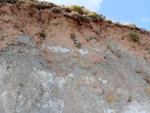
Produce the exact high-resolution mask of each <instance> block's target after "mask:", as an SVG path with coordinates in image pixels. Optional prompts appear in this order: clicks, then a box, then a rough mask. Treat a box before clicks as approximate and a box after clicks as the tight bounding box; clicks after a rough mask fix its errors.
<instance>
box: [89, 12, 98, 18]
mask: <svg viewBox="0 0 150 113" xmlns="http://www.w3.org/2000/svg"><path fill="white" fill-rule="evenodd" d="M88 17H90V18H99V17H100V16H99V15H98V14H97V13H95V12H90V13H89V14H88Z"/></svg>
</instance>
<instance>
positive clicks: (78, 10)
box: [70, 5, 85, 14]
mask: <svg viewBox="0 0 150 113" xmlns="http://www.w3.org/2000/svg"><path fill="white" fill-rule="evenodd" d="M70 8H71V9H72V10H73V11H75V12H78V13H80V14H82V13H83V12H84V9H85V8H84V7H82V6H78V5H71V6H70Z"/></svg>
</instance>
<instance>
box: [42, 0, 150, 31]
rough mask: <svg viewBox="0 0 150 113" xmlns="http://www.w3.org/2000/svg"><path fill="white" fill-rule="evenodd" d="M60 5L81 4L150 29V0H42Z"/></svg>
mask: <svg viewBox="0 0 150 113" xmlns="http://www.w3.org/2000/svg"><path fill="white" fill-rule="evenodd" d="M41 1H48V2H53V3H55V4H58V5H81V6H84V7H85V8H87V9H89V10H91V11H95V12H97V13H98V14H103V15H104V16H106V18H107V19H110V20H112V21H113V22H116V21H119V22H120V23H122V24H125V23H132V24H136V25H137V26H138V27H139V28H145V29H147V30H150V0H41Z"/></svg>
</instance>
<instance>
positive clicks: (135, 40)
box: [129, 32, 140, 42]
mask: <svg viewBox="0 0 150 113" xmlns="http://www.w3.org/2000/svg"><path fill="white" fill-rule="evenodd" d="M129 36H130V38H131V39H132V40H133V41H134V42H139V39H140V37H139V36H138V35H137V34H136V33H135V32H130V33H129Z"/></svg>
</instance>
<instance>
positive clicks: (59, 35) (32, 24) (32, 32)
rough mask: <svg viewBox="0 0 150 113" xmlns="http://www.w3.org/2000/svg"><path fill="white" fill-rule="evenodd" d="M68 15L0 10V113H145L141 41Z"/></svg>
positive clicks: (145, 62) (146, 49)
mask: <svg viewBox="0 0 150 113" xmlns="http://www.w3.org/2000/svg"><path fill="white" fill-rule="evenodd" d="M54 7H55V9H56V7H57V8H59V11H56V10H54ZM69 13H70V12H66V10H65V9H64V7H60V6H56V5H54V4H53V5H52V7H51V8H45V9H37V8H34V7H27V6H24V5H19V6H17V5H15V4H9V3H7V4H5V5H3V6H2V7H1V8H0V36H1V37H0V40H1V41H0V50H1V52H0V113H150V109H149V108H150V46H149V45H150V37H149V35H148V34H146V33H145V32H143V31H141V30H137V29H133V28H128V27H125V26H116V25H115V24H112V23H110V22H107V21H92V20H91V21H90V22H86V21H83V20H81V19H75V18H74V17H70V16H68V14H69ZM130 32H136V33H137V34H138V36H139V37H140V40H139V41H138V42H134V41H133V40H131V38H130V36H129V33H130Z"/></svg>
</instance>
